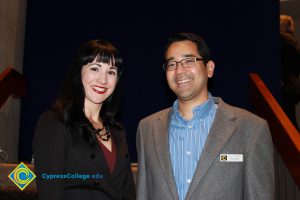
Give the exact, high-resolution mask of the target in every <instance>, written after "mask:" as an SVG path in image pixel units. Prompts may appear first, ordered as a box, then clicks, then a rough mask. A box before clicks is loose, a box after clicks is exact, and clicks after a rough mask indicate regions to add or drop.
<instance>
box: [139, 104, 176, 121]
mask: <svg viewBox="0 0 300 200" xmlns="http://www.w3.org/2000/svg"><path fill="white" fill-rule="evenodd" d="M171 109H172V107H169V108H166V109H163V110H160V111H158V112H156V113H153V114H151V115H149V116H147V117H145V118H143V119H142V120H141V122H152V121H156V120H158V119H166V118H168V115H169V113H170V111H171Z"/></svg>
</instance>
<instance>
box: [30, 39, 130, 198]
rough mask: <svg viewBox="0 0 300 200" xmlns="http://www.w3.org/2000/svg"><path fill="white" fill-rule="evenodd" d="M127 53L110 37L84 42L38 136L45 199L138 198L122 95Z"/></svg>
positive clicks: (38, 165)
mask: <svg viewBox="0 0 300 200" xmlns="http://www.w3.org/2000/svg"><path fill="white" fill-rule="evenodd" d="M121 63H122V58H121V55H120V53H119V52H118V50H117V49H116V48H115V47H114V46H113V45H112V44H110V43H108V42H106V41H102V40H93V41H89V42H87V43H85V44H83V45H82V46H81V47H80V49H79V54H78V55H77V57H76V59H75V62H74V63H73V65H72V66H71V68H70V70H69V72H68V73H67V76H66V80H65V82H64V85H63V88H62V91H61V93H60V95H59V97H58V99H57V100H56V103H55V104H54V106H53V108H52V109H51V110H50V111H47V112H45V113H44V114H43V115H42V116H41V117H40V119H39V121H38V123H37V125H36V130H35V135H34V141H33V151H34V156H35V172H36V175H37V189H38V194H39V199H40V200H46V199H51V200H68V199H72V200H76V199H78V200H79V199H80V200H82V199H84V200H96V199H99V200H100V199H101V200H111V199H114V200H119V199H120V200H121V199H122V200H123V199H135V187H134V182H133V176H132V172H131V167H130V160H129V156H128V149H127V144H126V139H125V134H124V129H123V127H122V126H121V125H120V124H119V123H117V122H116V121H115V119H114V116H115V114H116V112H117V110H118V106H119V101H120V84H119V82H120V78H121V74H122V68H121Z"/></svg>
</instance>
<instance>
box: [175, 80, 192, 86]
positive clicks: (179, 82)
mask: <svg viewBox="0 0 300 200" xmlns="http://www.w3.org/2000/svg"><path fill="white" fill-rule="evenodd" d="M190 81H192V79H183V80H176V84H177V85H182V84H185V83H188V82H190Z"/></svg>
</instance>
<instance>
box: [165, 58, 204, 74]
mask: <svg viewBox="0 0 300 200" xmlns="http://www.w3.org/2000/svg"><path fill="white" fill-rule="evenodd" d="M189 58H193V59H194V60H195V62H196V61H201V60H204V59H203V58H197V57H193V56H192V57H186V58H183V59H181V60H180V61H175V60H174V61H172V62H175V63H176V66H175V68H174V69H171V70H169V69H168V68H167V62H169V61H167V62H165V63H164V64H163V69H164V70H165V71H175V70H176V69H177V64H179V63H180V64H181V66H182V67H183V68H190V67H193V66H194V65H193V66H188V67H187V66H184V65H183V63H182V61H183V60H186V59H189Z"/></svg>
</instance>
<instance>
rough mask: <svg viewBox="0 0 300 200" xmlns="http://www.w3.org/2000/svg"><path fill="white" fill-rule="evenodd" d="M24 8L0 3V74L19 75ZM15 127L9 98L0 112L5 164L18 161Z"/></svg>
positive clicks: (15, 109)
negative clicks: (9, 69) (7, 70)
mask: <svg viewBox="0 0 300 200" xmlns="http://www.w3.org/2000/svg"><path fill="white" fill-rule="evenodd" d="M26 4H27V0H0V73H1V72H3V71H4V69H5V68H6V67H12V68H14V69H16V70H17V71H19V72H20V73H22V71H23V51H24V37H25V24H26ZM0 95H1V94H0ZM19 124H20V100H19V99H14V98H12V97H10V98H9V99H8V100H7V101H6V103H5V104H4V105H3V106H2V107H1V108H0V148H1V149H2V150H4V151H6V152H7V153H8V162H17V161H18V145H19ZM0 156H1V157H2V156H3V153H1V152H0Z"/></svg>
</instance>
